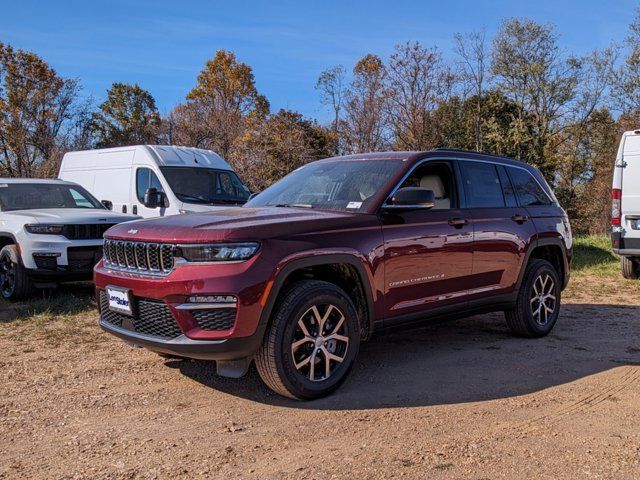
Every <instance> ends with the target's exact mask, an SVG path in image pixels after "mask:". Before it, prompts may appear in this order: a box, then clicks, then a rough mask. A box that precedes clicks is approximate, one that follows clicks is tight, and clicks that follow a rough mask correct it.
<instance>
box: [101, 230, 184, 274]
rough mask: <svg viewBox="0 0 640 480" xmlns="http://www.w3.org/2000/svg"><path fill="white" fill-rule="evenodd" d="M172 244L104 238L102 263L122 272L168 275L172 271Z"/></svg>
mask: <svg viewBox="0 0 640 480" xmlns="http://www.w3.org/2000/svg"><path fill="white" fill-rule="evenodd" d="M173 250H174V245H171V244H166V243H147V242H130V241H124V240H113V239H109V238H107V239H105V241H104V264H105V266H106V267H108V268H111V269H113V270H119V271H122V272H129V273H138V274H141V275H156V276H158V275H159V276H163V275H168V274H169V273H171V272H172V271H173V268H174V266H175V260H174V256H173Z"/></svg>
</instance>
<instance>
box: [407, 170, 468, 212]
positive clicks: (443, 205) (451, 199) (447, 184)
mask: <svg viewBox="0 0 640 480" xmlns="http://www.w3.org/2000/svg"><path fill="white" fill-rule="evenodd" d="M406 187H420V188H426V189H428V190H432V191H433V193H434V195H435V203H434V207H433V208H432V210H450V209H452V208H456V207H457V198H456V195H455V188H454V182H453V172H452V170H451V165H450V164H449V163H444V162H438V163H434V162H427V163H425V164H423V165H420V166H418V167H417V168H415V169H414V170H413V171H412V172H411V174H410V175H409V177H407V179H406V180H405V181H404V182H402V185H400V188H406Z"/></svg>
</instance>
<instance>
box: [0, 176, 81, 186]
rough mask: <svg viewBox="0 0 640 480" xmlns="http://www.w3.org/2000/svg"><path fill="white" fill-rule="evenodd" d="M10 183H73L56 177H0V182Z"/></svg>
mask: <svg viewBox="0 0 640 480" xmlns="http://www.w3.org/2000/svg"><path fill="white" fill-rule="evenodd" d="M10 183H53V184H56V185H60V184H62V185H75V183H73V182H65V181H64V180H58V179H57V178H2V177H0V184H10Z"/></svg>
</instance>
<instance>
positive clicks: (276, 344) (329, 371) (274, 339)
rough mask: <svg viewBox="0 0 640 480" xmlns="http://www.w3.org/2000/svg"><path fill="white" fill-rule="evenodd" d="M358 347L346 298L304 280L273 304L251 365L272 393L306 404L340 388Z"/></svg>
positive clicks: (352, 312)
mask: <svg viewBox="0 0 640 480" xmlns="http://www.w3.org/2000/svg"><path fill="white" fill-rule="evenodd" d="M359 346H360V327H359V322H358V316H357V313H356V309H355V307H354V305H353V302H352V301H351V299H350V298H349V297H348V296H347V294H346V293H345V292H344V291H343V290H342V289H340V288H338V287H337V286H336V285H333V284H331V283H328V282H322V281H318V280H306V281H302V282H299V283H297V284H295V285H294V286H293V287H292V288H290V289H289V290H288V292H287V293H286V294H285V295H284V297H283V298H282V301H280V302H279V303H278V306H277V308H276V310H275V315H274V316H273V317H272V322H271V324H270V326H269V328H268V330H267V333H266V335H265V339H264V341H263V344H262V346H261V347H260V350H259V351H258V353H257V354H256V358H255V361H256V367H257V370H258V373H259V374H260V377H261V378H262V380H263V381H264V382H265V383H266V384H267V386H268V387H269V388H271V389H272V390H273V391H275V392H276V393H279V394H280V395H283V396H285V397H289V398H293V399H298V400H311V399H314V398H320V397H323V396H326V395H328V394H330V393H331V392H333V391H334V390H336V389H337V388H338V387H339V386H340V385H341V384H342V382H343V381H344V380H345V379H346V378H347V375H348V374H349V371H350V370H351V367H352V365H353V363H354V361H355V358H356V356H357V354H358V349H359Z"/></svg>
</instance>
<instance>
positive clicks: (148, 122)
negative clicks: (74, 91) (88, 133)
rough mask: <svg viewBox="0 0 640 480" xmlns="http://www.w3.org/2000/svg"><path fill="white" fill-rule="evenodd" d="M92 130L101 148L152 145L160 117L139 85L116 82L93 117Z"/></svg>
mask: <svg viewBox="0 0 640 480" xmlns="http://www.w3.org/2000/svg"><path fill="white" fill-rule="evenodd" d="M92 126H93V130H94V133H95V136H96V144H97V146H99V147H116V146H121V145H136V144H144V143H151V142H154V141H155V139H156V135H157V129H158V127H159V126H160V115H159V114H158V109H157V108H156V103H155V100H154V99H153V96H152V95H151V94H150V93H149V92H148V91H147V90H144V89H143V88H141V87H140V86H138V84H133V85H130V84H127V83H119V82H116V83H114V84H113V85H111V88H110V89H109V91H108V92H107V99H106V100H105V101H104V102H103V103H102V104H101V105H100V107H99V110H98V111H97V112H96V113H95V114H94V115H93V121H92Z"/></svg>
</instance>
